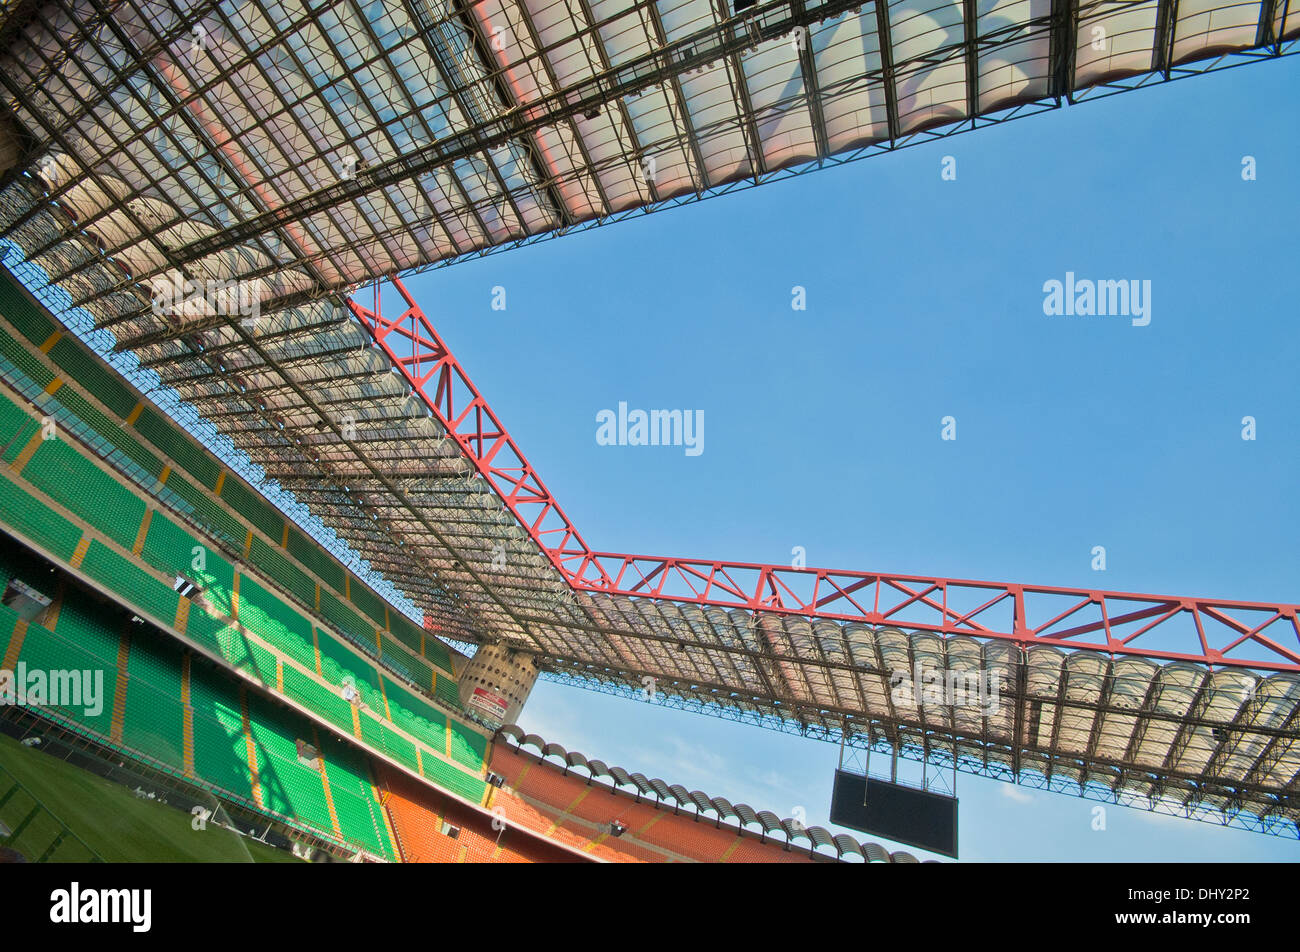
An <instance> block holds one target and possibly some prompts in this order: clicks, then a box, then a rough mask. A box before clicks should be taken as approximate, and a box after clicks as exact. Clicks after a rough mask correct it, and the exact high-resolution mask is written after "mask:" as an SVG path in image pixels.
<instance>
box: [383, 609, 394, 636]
mask: <svg viewBox="0 0 1300 952" xmlns="http://www.w3.org/2000/svg"><path fill="white" fill-rule="evenodd" d="M392 630H393V624H392V621H391V620H390V619H389V617H388V606H387V605H385V606H384V631H392Z"/></svg>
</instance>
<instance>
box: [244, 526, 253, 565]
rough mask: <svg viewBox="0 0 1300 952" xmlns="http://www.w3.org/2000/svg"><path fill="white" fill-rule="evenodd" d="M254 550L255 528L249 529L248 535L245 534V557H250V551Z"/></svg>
mask: <svg viewBox="0 0 1300 952" xmlns="http://www.w3.org/2000/svg"><path fill="white" fill-rule="evenodd" d="M251 551H253V530H252V529H249V530H248V535H246V536H244V558H248V553H249V552H251Z"/></svg>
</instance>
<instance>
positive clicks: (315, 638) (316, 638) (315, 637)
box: [311, 586, 325, 678]
mask: <svg viewBox="0 0 1300 952" xmlns="http://www.w3.org/2000/svg"><path fill="white" fill-rule="evenodd" d="M316 591H317V592H318V593H319V592H320V586H317V587H316ZM311 644H312V647H313V648H315V649H316V674H317V675H318V676H319V677H322V678H323V677H325V672H324V671H322V670H321V669H320V629H318V628H317V627H316V626H315V625H312V626H311Z"/></svg>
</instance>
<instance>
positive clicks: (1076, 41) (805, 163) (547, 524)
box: [0, 0, 1300, 828]
mask: <svg viewBox="0 0 1300 952" xmlns="http://www.w3.org/2000/svg"><path fill="white" fill-rule="evenodd" d="M0 17H2V19H0V40H2V41H3V42H0V60H3V69H0V86H3V90H4V93H5V97H4V98H5V103H6V106H7V107H8V111H9V115H8V116H6V117H4V121H3V123H2V124H0V125H2V126H3V128H0V156H4V157H5V158H6V163H5V164H6V165H8V166H9V169H8V171H6V172H5V175H4V180H3V184H4V188H3V191H0V229H3V230H2V231H0V237H3V238H4V239H5V240H7V241H9V242H12V243H14V244H15V245H17V246H18V247H19V248H20V249H21V252H22V255H23V257H24V258H25V260H26V261H27V262H30V263H32V264H34V265H35V266H37V267H39V268H40V269H41V270H42V271H43V272H44V273H46V274H48V275H49V277H50V279H51V280H52V282H53V283H54V284H55V285H57V286H58V287H59V288H61V289H63V291H64V292H66V294H67V295H68V296H69V299H70V306H71V308H84V309H85V311H86V312H87V313H89V314H90V315H91V317H92V319H93V321H94V323H95V325H96V326H97V327H99V328H101V329H104V330H106V331H108V332H110V333H111V334H112V335H113V336H114V337H115V339H116V341H117V349H118V350H119V351H120V352H122V353H124V354H125V353H129V354H132V355H134V357H135V358H137V359H138V361H139V364H140V366H141V367H142V368H144V369H146V370H149V371H152V372H155V373H156V374H157V375H158V377H159V380H160V381H161V383H163V384H165V385H167V386H170V387H172V388H174V389H175V391H176V392H177V393H178V394H179V395H180V396H181V397H182V398H183V399H185V400H186V401H188V402H190V403H191V404H192V405H193V406H194V407H195V408H196V409H197V410H198V412H199V413H200V414H201V415H202V416H203V417H205V418H207V419H208V420H210V421H212V423H214V424H215V425H216V426H217V427H218V428H219V429H220V430H221V431H222V432H223V433H225V434H227V435H229V436H230V437H231V439H232V440H233V442H234V443H235V445H236V446H238V447H239V448H240V449H242V450H244V451H245V452H247V453H248V455H249V457H250V458H251V459H252V460H253V462H254V463H256V464H257V465H258V466H260V467H261V468H262V469H263V470H264V471H265V473H266V476H267V478H268V480H270V481H273V482H275V483H278V484H279V485H280V486H281V487H282V488H284V489H285V490H288V491H289V492H290V493H292V494H293V495H294V496H295V497H296V498H297V499H299V500H300V501H302V502H303V503H305V504H306V505H307V506H308V507H309V508H310V509H311V511H312V512H313V513H314V514H315V515H316V516H318V517H319V518H320V519H321V520H323V522H324V523H325V524H326V525H328V526H330V527H331V528H333V529H335V530H336V531H338V533H339V534H340V536H341V537H342V538H343V539H345V540H346V541H347V542H348V543H349V544H350V545H351V546H352V547H353V548H354V549H355V550H356V551H357V552H358V553H360V554H361V555H362V556H363V557H364V558H365V559H366V560H368V561H369V563H370V564H371V565H372V566H373V567H374V568H375V569H376V570H377V571H379V572H380V573H382V574H383V575H384V576H385V577H386V578H388V579H389V580H390V581H392V582H393V583H394V585H396V586H397V588H398V589H399V590H401V591H402V592H404V593H405V594H407V595H408V596H409V597H410V598H411V599H412V600H413V601H414V602H415V604H417V605H418V606H420V607H421V608H422V609H424V610H425V611H427V612H428V613H429V619H430V622H431V623H433V624H435V625H437V626H438V628H439V630H440V633H442V634H443V635H445V636H446V637H449V638H452V639H455V640H460V641H470V642H473V641H482V640H488V639H492V640H495V639H503V640H505V641H507V642H509V643H510V644H513V645H516V646H518V647H520V648H524V649H527V650H530V651H533V652H536V653H537V654H538V655H539V658H540V660H541V661H542V662H543V664H545V665H546V666H547V667H548V668H549V669H550V670H551V671H552V672H555V673H557V674H560V675H568V676H573V677H576V678H580V679H582V680H584V681H586V682H588V683H591V682H597V683H604V684H608V685H610V686H612V687H615V688H617V689H619V690H626V689H629V688H631V689H636V688H639V687H640V686H641V682H640V678H642V677H652V678H654V679H655V682H654V683H655V684H656V685H657V689H658V690H659V691H660V692H662V693H663V694H665V695H668V696H672V697H675V698H678V699H683V700H684V701H686V702H688V703H695V704H699V705H711V704H719V705H722V706H723V707H724V708H725V709H727V710H730V711H733V712H739V713H740V714H741V715H743V716H753V717H755V718H758V719H764V718H770V719H774V720H777V721H781V722H784V723H787V724H797V725H799V727H800V729H803V730H809V731H812V732H814V733H818V734H820V735H822V736H837V735H838V734H839V732H841V731H844V732H845V733H846V734H848V735H849V736H850V738H852V739H859V740H861V742H863V743H868V744H878V743H879V744H886V745H889V746H892V747H895V748H903V749H907V750H913V751H920V752H921V755H922V756H932V757H933V756H945V755H946V756H947V757H948V758H949V759H950V760H951V759H952V758H956V759H958V760H959V761H961V762H962V765H963V766H964V767H967V768H968V769H976V770H980V771H982V772H987V773H994V774H997V775H1005V776H1021V775H1022V773H1023V772H1024V771H1026V770H1028V769H1032V770H1036V771H1038V772H1039V773H1040V774H1041V775H1042V776H1044V777H1046V778H1047V781H1048V782H1051V780H1052V779H1053V778H1057V779H1060V778H1065V780H1067V781H1068V782H1070V783H1077V784H1080V785H1084V786H1087V785H1089V784H1099V785H1103V786H1104V787H1105V788H1106V789H1109V790H1112V791H1121V790H1122V791H1124V792H1125V793H1126V795H1129V796H1143V797H1150V798H1152V800H1153V801H1154V800H1162V801H1163V800H1169V799H1171V798H1172V799H1173V800H1175V801H1177V802H1178V803H1180V804H1184V805H1185V806H1186V808H1187V810H1188V811H1189V812H1195V811H1199V810H1202V809H1213V810H1215V811H1226V812H1227V813H1228V814H1235V813H1236V812H1237V811H1240V810H1244V811H1246V812H1248V813H1250V814H1251V815H1252V816H1254V817H1256V818H1257V819H1256V820H1255V821H1252V822H1253V823H1255V825H1256V826H1257V827H1259V828H1267V827H1270V826H1272V825H1274V824H1275V823H1276V822H1277V821H1278V820H1280V819H1290V820H1292V821H1294V819H1295V818H1296V816H1297V815H1298V813H1300V807H1298V806H1297V804H1296V801H1295V799H1294V794H1293V793H1292V792H1291V791H1292V789H1293V787H1294V783H1293V778H1294V777H1295V775H1296V771H1297V769H1298V768H1300V744H1297V742H1296V741H1295V739H1294V738H1295V726H1296V711H1297V709H1298V708H1300V703H1298V700H1297V679H1296V676H1295V674H1294V673H1293V672H1295V671H1297V670H1300V646H1298V645H1297V640H1298V639H1297V629H1296V624H1297V622H1296V609H1295V606H1293V605H1255V604H1243V603H1232V602H1222V601H1218V602H1215V601H1210V600H1204V599H1181V598H1172V599H1171V598H1165V597H1161V596H1123V595H1116V594H1115V593H1097V592H1088V591H1071V590H1064V589H1049V588H1031V587H1026V586H1017V585H1011V584H994V583H979V582H961V581H957V580H946V579H916V578H903V577H899V576H884V575H879V574H872V573H855V572H844V573H840V572H822V571H819V570H809V571H807V572H797V571H793V570H785V569H772V568H771V567H764V566H756V565H746V564H743V563H716V562H707V561H687V560H678V559H647V558H642V557H636V556H627V555H621V554H616V553H602V552H597V551H593V550H592V549H590V548H589V547H588V546H587V545H586V543H585V541H583V539H582V537H581V535H580V534H579V533H578V532H577V530H576V529H575V528H574V527H573V526H572V525H571V524H570V523H569V521H568V520H567V518H566V517H565V516H564V514H563V510H562V509H561V508H560V507H559V506H558V504H557V503H556V502H555V500H554V498H553V497H552V496H551V495H550V493H549V491H547V489H546V487H545V486H544V484H543V483H542V482H541V480H540V478H539V477H538V476H537V474H536V473H535V472H534V471H533V470H532V468H531V467H530V466H529V465H528V463H527V460H526V459H525V458H524V456H523V454H522V452H520V451H519V449H518V447H517V446H516V445H515V443H514V441H513V440H512V439H510V437H509V435H508V434H507V433H506V431H505V429H504V427H503V426H501V424H500V423H499V421H497V419H496V418H495V416H494V415H493V414H492V412H491V409H490V407H489V406H488V405H487V403H486V401H484V400H483V399H482V396H481V395H480V394H478V393H477V391H476V390H474V388H473V385H472V384H471V383H470V381H469V378H468V376H467V375H466V374H465V373H464V372H463V370H462V369H461V368H460V367H459V365H458V364H457V363H456V362H455V360H454V358H453V357H452V356H451V355H450V353H449V352H447V350H446V348H445V347H444V346H443V345H442V342H441V341H440V340H439V339H438V338H437V335H436V333H434V332H433V330H432V328H431V327H430V326H429V325H428V322H427V320H426V319H425V318H424V316H423V314H422V313H421V312H420V311H419V308H418V306H416V305H415V302H413V301H411V300H409V299H403V300H400V301H399V302H398V306H397V307H396V309H395V310H394V309H391V308H390V309H388V310H387V311H386V308H385V307H381V306H379V304H378V303H376V304H374V305H371V304H369V303H368V302H366V301H365V299H364V295H362V296H361V297H359V298H358V299H356V300H355V301H353V302H351V303H349V302H348V301H347V300H346V296H345V295H346V294H349V293H354V292H356V291H357V290H358V287H359V286H360V285H362V284H364V283H366V282H368V281H370V280H372V279H374V278H376V277H379V276H384V275H391V274H393V273H394V272H398V271H404V270H406V269H410V268H416V267H425V266H430V265H436V264H446V263H450V262H454V261H457V260H460V259H461V258H463V257H464V256H466V255H474V254H480V253H484V252H486V251H489V250H493V249H499V248H504V247H513V246H516V245H518V244H519V243H522V242H526V241H531V240H536V239H538V238H541V237H548V236H554V235H557V234H562V233H564V232H565V231H568V230H572V229H574V228H577V227H587V226H590V225H593V224H599V223H602V222H606V221H611V220H616V219H618V218H620V217H625V216H626V215H628V214H633V213H637V212H639V211H641V210H655V209H660V208H665V207H668V206H671V205H672V204H675V203H678V202H681V201H689V200H694V199H697V198H702V197H707V196H709V195H713V194H718V193H720V192H725V191H727V190H730V189H734V188H737V187H743V186H745V185H749V184H755V183H761V182H766V181H770V180H772V179H774V178H778V177H780V176H781V175H785V174H795V173H798V172H800V171H804V170H807V169H811V168H816V167H819V166H822V165H827V164H832V163H834V162H836V161H846V160H849V159H852V158H858V157H862V156H865V155H870V154H874V153H875V152H878V151H881V150H885V149H890V148H897V147H901V146H904V145H907V144H910V143H912V142H916V141H923V140H924V139H925V138H926V137H929V136H937V135H947V134H951V133H953V132H958V131H964V130H969V129H973V128H977V127H979V126H981V125H984V124H989V123H993V122H996V121H1002V120H1004V119H1006V118H1011V117H1014V116H1017V115H1021V114H1024V113H1026V112H1031V111H1037V110H1041V109H1050V108H1053V107H1055V106H1056V105H1059V104H1060V102H1062V101H1068V100H1072V99H1077V98H1080V97H1085V96H1087V95H1096V94H1101V93H1105V92H1109V91H1112V90H1116V89H1123V88H1136V87H1139V86H1142V85H1145V84H1147V83H1150V82H1158V81H1162V80H1167V79H1172V78H1176V77H1178V76H1180V75H1185V74H1188V73H1191V72H1197V71H1202V70H1206V69H1212V68H1216V67H1220V66H1227V65H1233V64H1235V63H1238V62H1246V61H1250V60H1252V59H1257V58H1265V57H1270V56H1276V55H1283V54H1286V53H1290V52H1293V51H1294V50H1295V48H1296V39H1295V38H1296V37H1297V36H1300V11H1294V12H1292V11H1290V7H1289V6H1288V5H1287V4H1286V3H1274V2H1265V3H1262V4H1261V3H1246V4H1220V5H1215V4H1206V3H1199V4H1194V3H1188V2H1187V0H1182V2H1178V3H1175V2H1173V0H1164V2H1157V0H1152V2H1134V0H1126V2H1125V0H1121V2H1097V3H1087V2H1083V3H1071V2H1068V0H1055V2H1052V0H1043V2H1023V0H1014V2H997V3H995V4H993V5H992V6H985V7H984V8H983V9H982V10H981V9H977V7H976V5H975V4H973V3H955V4H953V3H935V2H933V0H924V2H922V3H919V4H918V3H913V2H898V3H892V4H888V5H884V4H879V5H877V4H873V3H852V2H849V0H832V2H827V3H821V4H817V3H804V2H800V0H793V2H774V3H766V4H758V5H755V6H753V7H751V8H749V9H747V10H745V11H744V12H743V13H742V14H740V15H732V13H731V10H730V9H729V8H724V7H720V6H717V5H712V4H709V3H707V2H704V0H686V2H680V3H671V2H660V3H638V2H627V0H618V2H605V3H603V2H590V0H573V2H570V3H566V4H559V3H553V4H545V3H542V2H524V3H516V2H505V3H502V2H498V0H488V2H484V3H479V4H470V3H462V2H457V3H453V4H432V3H416V2H411V3H399V2H386V3H372V4H365V5H362V4H358V3H354V2H337V3H320V4H315V5H310V6H305V5H300V4H279V3H265V2H247V3H233V2H225V3H211V2H200V3H199V4H197V5H196V6H195V7H194V8H193V9H191V10H190V11H188V12H181V11H179V10H178V9H177V8H175V7H173V6H172V5H171V4H170V3H141V2H138V0H120V2H104V0H89V2H85V0H51V2H27V0H17V2H12V3H9V4H8V5H6V6H5V7H4V9H3V13H2V14H0ZM801 30H806V31H807V32H806V33H805V32H800V31H801ZM1098 31H1100V32H1098ZM882 38H884V40H886V42H882ZM353 160H355V162H354V161H353ZM187 282H189V283H188V284H187ZM196 282H197V284H198V285H199V286H202V287H203V288H204V289H205V291H207V292H208V293H207V294H206V296H203V295H194V294H191V293H189V292H190V291H192V290H193V288H194V286H195V283H196ZM211 282H218V284H217V285H213V284H211ZM227 282H233V283H236V284H237V293H236V295H235V297H234V298H231V297H229V296H226V297H222V294H223V293H225V292H228V291H229V290H230V286H229V285H228V284H226V283H227ZM398 288H399V291H400V292H401V293H402V294H405V292H404V290H403V289H401V288H400V285H399V286H398ZM214 289H215V290H214ZM223 289H224V291H223ZM391 300H392V296H391V294H390V296H389V299H388V303H389V304H390V305H391ZM232 301H233V302H236V303H237V304H238V305H239V306H233V305H232ZM254 301H255V302H256V305H257V307H256V315H254V314H252V313H251V310H250V308H249V307H247V306H245V305H249V304H251V303H252V302H254ZM375 337H378V338H379V341H378V343H376V341H375V339H374V338H375ZM444 591H445V592H450V593H453V595H454V596H455V605H454V606H453V607H449V606H448V605H447V604H446V599H445V597H444V596H443V592H444ZM995 616H996V617H995ZM900 629H906V630H908V631H911V632H913V634H911V635H904V634H902V633H901V630H900ZM1081 642H1083V643H1085V644H1088V645H1090V646H1091V647H1092V648H1094V649H1096V652H1097V653H1082V654H1078V653H1075V654H1069V655H1068V656H1067V651H1068V650H1069V649H1071V648H1073V647H1076V646H1078V645H1079V644H1080V643H1081ZM1189 644H1190V646H1191V647H1187V645H1189ZM1022 646H1027V648H1028V650H1027V651H1026V652H1024V653H1023V654H1022V653H1021V647H1022ZM918 660H924V661H926V662H927V663H928V664H930V666H931V667H935V666H938V667H944V668H963V667H974V668H979V667H988V666H996V667H1005V668H1006V670H1007V674H1008V678H1009V684H1008V686H1007V695H1008V697H1014V699H1015V703H1013V704H1009V705H1003V706H1002V709H1001V710H1000V711H999V712H998V713H996V714H995V715H993V716H989V717H983V716H974V717H972V716H971V715H970V714H969V712H968V713H961V712H955V711H953V710H946V711H935V712H931V711H928V710H925V709H924V708H922V709H912V710H899V709H898V708H897V707H896V705H895V702H894V700H893V698H892V697H891V692H890V691H889V684H888V677H889V672H890V671H891V670H893V669H895V668H900V667H901V668H907V669H908V670H912V669H913V667H914V664H915V662H916V661H918ZM1189 662H1195V664H1190V663H1189ZM1162 663H1163V665H1164V666H1163V667H1162V666H1161V664H1162ZM1207 665H1208V666H1213V667H1215V668H1222V667H1226V668H1232V667H1234V666H1236V667H1239V668H1240V669H1241V670H1239V671H1235V672H1234V671H1232V670H1217V671H1214V672H1213V673H1211V672H1210V671H1209V670H1208V668H1207ZM1259 672H1274V673H1272V674H1264V673H1259ZM945 750H946V754H945V753H944V752H945Z"/></svg>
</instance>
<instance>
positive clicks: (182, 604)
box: [172, 598, 190, 635]
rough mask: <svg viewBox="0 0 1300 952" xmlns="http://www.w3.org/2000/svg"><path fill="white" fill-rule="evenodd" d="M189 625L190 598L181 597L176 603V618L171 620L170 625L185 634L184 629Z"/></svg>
mask: <svg viewBox="0 0 1300 952" xmlns="http://www.w3.org/2000/svg"><path fill="white" fill-rule="evenodd" d="M189 626H190V600H189V599H188V598H182V599H180V600H179V603H178V604H177V605H176V618H175V620H174V621H173V622H172V627H173V628H175V629H176V630H177V631H179V632H180V633H181V634H182V635H183V634H185V629H186V628H188V627H189Z"/></svg>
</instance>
